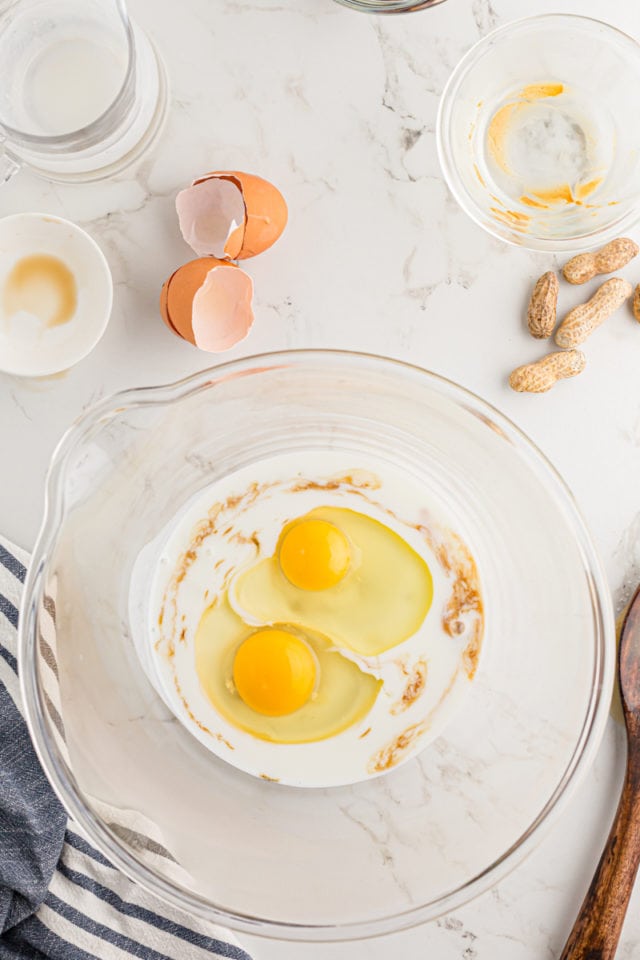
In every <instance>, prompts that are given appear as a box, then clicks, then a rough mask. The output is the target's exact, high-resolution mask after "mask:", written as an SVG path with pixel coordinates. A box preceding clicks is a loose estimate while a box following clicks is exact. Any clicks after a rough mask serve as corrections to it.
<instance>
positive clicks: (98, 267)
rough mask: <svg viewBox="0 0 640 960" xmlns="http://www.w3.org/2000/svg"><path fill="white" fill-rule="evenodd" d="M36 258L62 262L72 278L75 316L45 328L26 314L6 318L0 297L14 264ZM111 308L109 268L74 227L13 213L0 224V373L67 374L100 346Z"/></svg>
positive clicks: (49, 218) (54, 219) (99, 252)
mask: <svg viewBox="0 0 640 960" xmlns="http://www.w3.org/2000/svg"><path fill="white" fill-rule="evenodd" d="M37 254H45V255H48V256H52V257H55V258H56V259H58V260H60V261H62V263H63V264H64V265H65V266H66V267H67V268H68V270H69V271H70V272H71V274H72V275H73V276H74V278H75V281H76V289H77V301H76V305H75V310H74V311H73V312H72V314H71V316H70V317H69V319H68V320H66V322H64V323H58V324H56V325H54V326H47V325H46V324H44V323H43V322H42V321H41V320H39V319H38V318H37V317H35V316H33V315H31V314H29V313H28V311H26V310H20V311H18V312H17V313H12V314H11V315H8V312H7V309H6V304H5V296H4V293H3V292H4V291H5V289H6V283H7V279H8V277H9V275H10V274H11V272H12V271H13V269H14V267H15V266H16V264H17V263H19V261H21V260H23V259H24V258H25V257H30V256H33V255H37ZM112 302H113V281H112V279H111V272H110V270H109V265H108V263H107V261H106V259H105V256H104V254H103V253H102V250H101V249H100V247H99V246H98V245H97V243H96V242H95V240H92V238H91V237H90V236H89V235H88V234H87V233H85V232H84V230H81V229H80V227H77V226H76V225H75V224H74V223H71V222H70V221H68V220H63V219H62V218H61V217H54V216H51V215H49V214H44V213H18V214H14V215H13V216H9V217H4V218H3V219H1V220H0V370H3V371H4V372H5V373H12V374H16V375H18V376H22V377H46V376H49V375H51V374H53V373H59V372H60V371H61V370H68V369H69V367H72V366H74V364H76V363H78V361H79V360H82V359H83V357H86V355H87V354H88V353H90V352H91V350H93V348H94V347H95V345H96V344H97V343H98V341H99V340H100V338H101V336H102V334H103V333H104V331H105V329H106V326H107V323H108V321H109V317H110V315H111V305H112Z"/></svg>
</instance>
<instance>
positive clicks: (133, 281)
mask: <svg viewBox="0 0 640 960" xmlns="http://www.w3.org/2000/svg"><path fill="white" fill-rule="evenodd" d="M130 6H131V9H132V12H133V15H134V16H135V17H136V18H137V20H138V21H139V22H140V24H141V25H142V26H143V27H144V28H145V29H146V30H147V31H148V32H149V33H150V34H151V35H152V36H153V38H154V39H155V40H156V42H157V44H158V46H159V48H160V49H161V51H162V54H163V56H164V59H165V61H166V64H167V68H168V71H169V74H170V77H171V84H172V96H173V99H172V106H171V112H170V117H169V120H168V125H167V129H166V131H165V133H164V135H163V138H162V140H161V142H160V143H159V145H158V146H157V148H156V150H155V152H154V153H153V155H151V156H149V157H148V158H146V159H144V160H143V161H142V162H141V163H140V164H139V165H138V167H136V168H135V169H134V170H133V171H132V172H130V173H128V174H125V175H123V176H122V177H120V178H119V179H117V180H114V181H110V182H106V183H101V184H94V185H86V186H64V187H63V186H57V185H52V184H48V183H45V182H43V181H41V180H37V179H36V178H34V177H32V176H30V175H29V174H28V173H26V172H21V173H20V174H19V175H18V176H17V177H16V178H15V179H14V180H13V181H12V182H11V183H10V184H8V185H7V186H6V187H4V188H3V189H2V191H1V193H0V198H1V205H0V212H1V213H2V214H8V213H13V212H18V211H23V210H36V211H41V212H47V213H53V214H59V215H62V216H65V217H68V218H70V219H72V220H75V221H76V222H77V223H79V224H81V225H82V226H83V227H85V228H86V229H87V230H88V231H89V232H90V233H91V234H92V235H93V236H94V237H95V239H96V240H97V241H98V242H99V244H100V245H101V247H102V249H103V250H104V252H105V254H106V256H107V258H108V260H109V263H110V265H111V268H112V271H113V275H114V279H115V308H114V312H113V317H112V320H111V322H110V325H109V328H108V330H107V333H106V335H105V337H104V339H103V340H102V342H101V343H100V344H99V346H98V347H97V349H96V350H95V351H94V352H93V353H92V354H91V355H90V356H89V357H88V358H87V359H86V360H85V361H83V362H82V363H81V364H79V365H78V366H77V367H76V368H74V369H73V370H71V371H69V372H68V373H67V374H65V375H63V376H60V377H56V378H52V379H48V380H41V381H28V380H19V379H17V378H12V377H8V376H4V375H1V374H0V423H1V425H2V435H3V449H4V451H5V469H3V471H2V486H1V495H0V530H2V532H3V534H6V535H7V536H9V537H10V538H12V539H13V540H14V541H15V542H17V543H18V544H20V545H21V546H23V547H26V548H29V547H31V546H32V544H33V542H34V539H35V536H36V532H37V529H38V525H39V522H40V518H41V514H42V506H43V489H44V477H45V471H46V467H47V463H48V460H49V457H50V455H51V452H52V450H53V448H54V446H55V444H56V443H57V441H58V439H59V438H60V436H61V434H62V432H63V431H64V430H65V428H66V427H67V426H68V425H69V424H70V422H71V421H72V420H73V419H74V418H75V417H76V416H77V415H78V414H79V413H80V412H81V411H82V410H84V409H85V408H86V407H88V406H89V405H90V404H92V403H94V402H95V401H96V400H98V399H99V398H101V397H103V396H105V395H107V394H110V393H112V392H114V391H116V390H118V389H121V388H125V387H130V386H139V385H147V384H154V383H158V382H162V381H169V380H175V379H178V378H180V377H182V376H184V375H186V374H189V373H191V372H194V371H196V370H199V369H202V368H203V367H205V366H207V365H209V364H210V362H211V359H212V358H210V357H209V356H208V355H206V354H203V353H201V352H199V351H197V350H196V349H195V348H193V347H191V346H190V345H188V344H186V343H183V342H180V341H178V340H177V339H176V338H175V337H173V336H172V335H171V334H170V333H169V331H168V330H167V329H166V328H165V326H164V325H163V324H162V322H161V320H160V318H159V315H158V310H157V300H158V293H159V289H160V286H161V284H162V281H163V280H164V279H165V277H166V276H168V275H169V273H170V272H171V271H172V270H173V269H174V268H175V267H176V266H177V265H178V264H180V263H182V262H184V261H186V260H188V259H189V257H190V251H189V249H188V248H187V247H186V245H185V244H184V243H183V241H182V240H181V238H180V236H179V233H178V230H177V226H176V218H175V213H174V208H173V197H174V195H175V193H176V191H177V190H178V189H179V188H180V187H181V186H183V185H184V184H186V183H187V182H188V181H189V180H190V179H191V178H192V177H193V176H195V175H198V174H200V173H203V172H205V171H207V170H210V169H212V168H221V169H225V168H227V169H228V168H231V169H233V168H239V169H246V170H250V171H252V172H256V173H260V174H262V175H264V176H266V177H267V178H269V179H271V180H273V181H274V182H275V183H276V184H277V185H278V186H279V187H280V188H281V189H282V191H283V193H284V194H285V196H286V198H287V200H288V203H289V208H290V215H291V216H290V223H289V226H288V229H287V231H286V233H285V235H284V236H283V238H282V239H281V240H280V241H279V242H278V244H277V245H276V246H275V247H274V248H273V249H272V250H270V251H269V252H268V253H266V254H265V255H263V256H262V257H260V258H258V259H257V260H256V261H254V262H252V263H251V266H250V268H249V269H250V272H251V274H252V275H253V277H254V280H255V285H256V301H255V306H256V315H257V320H256V324H255V327H254V329H253V331H252V332H251V334H250V336H249V338H248V339H247V340H246V341H245V342H244V343H242V344H241V345H240V346H239V347H237V348H235V349H234V350H232V351H230V352H229V353H228V354H226V355H225V357H224V358H225V359H226V358H232V357H236V356H242V355H245V354H250V353H256V352H260V351H263V350H274V349H282V348H288V347H321V346H323V347H339V348H346V349H356V350H358V349H359V350H366V351H370V352H374V353H381V354H388V355H391V356H394V357H399V358H406V359H410V360H412V361H414V362H416V363H419V364H421V365H423V366H425V367H428V368H430V369H431V370H434V371H436V372H437V373H439V374H443V375H444V376H446V377H450V378H452V379H453V380H456V381H459V382H460V383H462V384H463V385H464V386H466V387H468V388H470V389H471V390H473V391H475V392H477V393H478V394H480V395H481V396H482V397H484V398H486V399H487V400H488V401H490V402H491V403H493V404H495V405H496V406H497V407H499V408H500V409H501V410H502V411H503V412H504V413H506V414H507V415H508V416H510V417H511V418H512V419H513V420H514V421H515V422H516V423H517V424H518V425H519V426H521V427H522V428H523V429H524V430H525V431H526V432H527V433H528V434H529V436H530V437H531V438H532V439H533V440H534V441H535V442H536V443H537V444H538V445H539V446H540V447H541V449H542V450H543V451H544V452H545V453H546V454H547V455H548V457H549V458H550V459H551V461H552V462H553V463H554V464H555V466H556V467H557V468H558V469H559V471H560V472H561V474H562V475H563V476H564V478H565V479H566V480H567V482H568V483H569V485H570V487H571V488H572V489H573V491H574V493H575V495H576V498H577V500H578V502H579V504H580V506H581V508H582V510H583V512H584V514H585V516H586V519H587V521H588V523H589V525H590V527H591V530H592V532H593V536H594V539H595V541H596V543H597V545H598V547H599V549H600V550H601V552H602V556H603V558H604V561H605V564H606V568H607V571H608V575H609V579H610V583H611V589H612V591H613V593H614V596H615V599H616V604H617V606H618V608H620V607H621V606H622V605H623V603H624V602H625V600H626V599H627V598H628V596H629V593H630V591H631V589H632V587H633V586H634V584H635V583H636V582H637V581H638V580H640V501H639V500H638V490H639V489H640V396H639V394H638V388H637V384H638V366H639V363H640V331H639V330H638V328H637V327H636V326H635V325H634V324H633V322H626V323H625V322H618V323H611V324H610V325H608V326H606V327H605V328H603V329H602V330H601V331H599V333H598V334H597V340H596V339H595V338H594V341H593V344H590V345H589V349H588V355H589V366H588V370H587V372H586V373H585V374H583V376H582V377H581V378H580V379H579V380H577V381H575V382H573V383H570V384H562V385H561V386H560V388H558V389H557V390H556V391H554V392H552V393H551V394H548V395H545V396H525V395H516V394H514V393H512V392H511V391H510V390H509V388H508V386H507V384H506V375H507V374H508V372H509V371H510V370H511V369H512V368H513V367H514V366H516V365H518V364H520V363H523V362H526V361H528V360H529V359H533V358H534V357H535V356H536V355H537V351H536V347H535V344H532V341H531V340H530V338H529V337H528V335H527V333H526V330H525V329H524V325H523V319H522V315H523V307H524V304H525V301H526V297H527V294H528V290H529V288H530V284H531V281H532V280H533V279H534V278H536V277H537V276H538V275H539V274H540V273H541V272H543V271H544V270H547V269H550V268H552V267H553V266H555V265H557V261H556V260H555V259H554V258H553V257H552V256H548V255H545V254H536V253H529V252H527V251H525V250H521V249H518V248H512V247H508V246H506V245H503V244H501V243H499V242H498V241H495V240H492V239H491V238H489V237H488V236H486V235H485V234H484V233H483V232H482V231H481V230H480V229H479V228H478V227H476V226H475V225H474V224H473V223H472V222H471V221H469V220H468V219H467V217H466V216H465V215H464V214H463V213H462V212H461V211H460V210H459V209H458V208H457V206H456V204H455V202H454V201H453V199H452V198H451V196H450V195H449V193H448V191H447V188H446V186H445V185H444V183H443V180H442V177H441V175H440V171H439V167H438V162H437V156H436V149H435V137H434V125H435V117H436V110H437V104H438V97H439V94H440V92H441V90H442V87H443V85H444V83H445V81H446V79H447V77H448V75H449V73H450V71H451V69H452V68H453V66H454V65H455V63H456V62H457V60H458V59H459V57H460V56H461V55H462V53H463V52H464V51H465V50H466V49H467V48H468V47H469V46H470V45H471V44H472V43H473V42H474V41H475V40H477V39H478V38H479V37H480V36H481V35H483V34H484V33H486V32H487V31H488V30H490V29H492V28H493V27H494V26H495V25H497V24H500V23H503V22H506V21H507V20H509V19H512V18H516V17H520V16H524V15H527V14H529V13H531V8H530V5H529V4H528V3H525V0H449V2H447V3H444V4H442V5H441V6H439V7H436V8H434V9H433V10H430V11H425V12H423V13H418V14H414V15H409V16H406V17H395V18H380V17H368V16H365V15H362V14H357V13H355V12H352V11H349V10H346V9H345V8H343V7H340V6H338V5H337V4H335V3H333V2H332V0H303V2H300V0H277V2H271V0H217V2H216V3H214V4H212V3H211V2H210V0H182V2H181V3H180V4H169V3H160V4H158V3H152V2H151V0H131V2H130ZM552 11H553V12H556V11H565V12H575V13H581V14H591V15H593V16H598V15H601V14H602V12H603V10H602V5H601V4H600V3H598V2H596V0H582V2H581V3H580V4H579V5H578V4H577V3H575V2H569V0H555V2H554V3H552V2H551V0H539V2H538V3H537V4H536V10H535V12H536V13H538V12H552ZM605 13H606V15H607V16H610V17H611V18H612V20H613V22H614V23H615V24H616V25H617V26H619V27H621V28H623V29H625V30H626V31H627V32H629V33H631V34H633V35H636V36H638V37H640V8H637V7H636V6H635V5H633V4H618V5H610V6H609V7H608V8H607V10H606V11H605ZM630 122H631V121H630ZM634 235H635V238H636V239H637V240H640V230H637V231H636V232H635V234H634ZM639 269H640V268H637V267H636V268H635V273H634V268H633V265H632V266H630V267H628V268H627V269H626V271H625V276H628V277H629V279H632V280H633V281H634V282H637V281H638V279H640V275H639V273H638V270H639ZM570 293H571V292H569V294H570ZM574 299H576V298H574ZM567 302H568V301H567ZM213 359H215V358H213ZM623 761H624V740H623V736H622V730H621V728H620V727H619V726H618V725H617V724H616V723H615V722H614V721H613V720H611V721H610V723H609V727H608V730H607V733H606V736H605V740H604V743H603V746H602V749H601V751H600V754H599V757H598V760H597V762H596V764H595V766H594V768H593V770H592V772H591V773H590V775H589V776H588V778H587V780H586V782H585V783H584V784H583V785H582V786H581V788H580V790H579V792H578V794H577V796H576V797H575V799H574V802H573V804H572V806H571V810H570V813H568V814H566V815H565V816H564V818H563V819H562V820H561V822H560V823H559V824H558V825H557V826H556V827H555V828H554V830H553V831H552V832H551V833H550V834H549V835H548V836H547V837H546V838H545V839H544V841H543V843H542V844H541V845H540V847H539V848H538V850H537V851H536V852H535V853H534V854H533V855H532V856H531V857H530V858H529V860H528V861H527V862H526V863H525V864H524V865H523V866H521V867H520V868H519V869H518V870H517V871H516V872H515V873H514V874H512V875H511V876H510V877H509V878H507V879H506V880H505V881H503V882H502V883H501V884H500V885H499V886H498V887H497V888H495V889H494V890H493V891H492V892H490V893H488V894H486V895H485V896H483V897H482V898H480V899H479V900H477V901H476V902H474V903H471V904H469V905H467V906H466V907H465V908H463V909H461V910H459V911H457V912H456V913H455V914H453V915H451V916H447V917H445V918H443V919H441V920H440V921H438V922H436V923H433V924H430V925H428V926H424V927H420V928H418V929H415V930H413V931H409V932H406V933H403V934H401V935H397V936H395V937H392V938H385V939H381V940H375V941H367V942H363V943H359V944H344V945H340V944H338V945H332V946H326V945H323V946H311V945H309V946H307V945H300V944H280V943H275V942H273V941H257V940H255V941H254V940H253V939H251V938H245V942H246V943H247V944H248V945H250V946H251V947H252V948H253V949H254V952H255V955H256V957H257V958H258V960H260V958H261V960H275V958H276V957H277V958H282V960H289V958H291V960H293V958H295V960H315V958H318V960H319V958H322V960H346V958H347V957H349V958H350V960H364V958H371V960H378V958H380V960H381V958H382V957H388V956H390V955H391V956H394V957H397V958H406V960H414V958H415V960H417V958H423V957H425V956H428V957H434V958H437V960H543V958H549V960H552V958H554V957H557V956H558V955H559V953H560V951H561V949H562V945H563V944H564V940H565V937H566V935H567V932H568V930H569V928H570V926H571V924H572V921H573V917H574V915H575V912H576V910H577V909H578V907H579V905H580V903H581V900H582V897H583V895H584V892H585V890H586V887H587V885H588V882H589V879H590V876H591V873H592V870H593V868H594V866H595V863H596V862H597V859H598V857H599V853H600V849H601V845H602V843H603V841H604V839H605V836H606V834H607V832H608V827H609V823H610V820H611V817H612V815H613V811H614V808H615V805H616V802H617V796H618V792H619V787H620V782H621V775H622V766H623ZM639 908H640V892H639V893H638V895H637V897H636V899H635V910H634V909H633V906H632V909H631V911H630V915H629V920H628V922H627V924H626V927H625V930H624V935H623V943H622V945H621V947H620V951H619V957H620V958H621V960H624V958H631V957H633V956H637V955H638V954H639V953H640V909H639Z"/></svg>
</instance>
